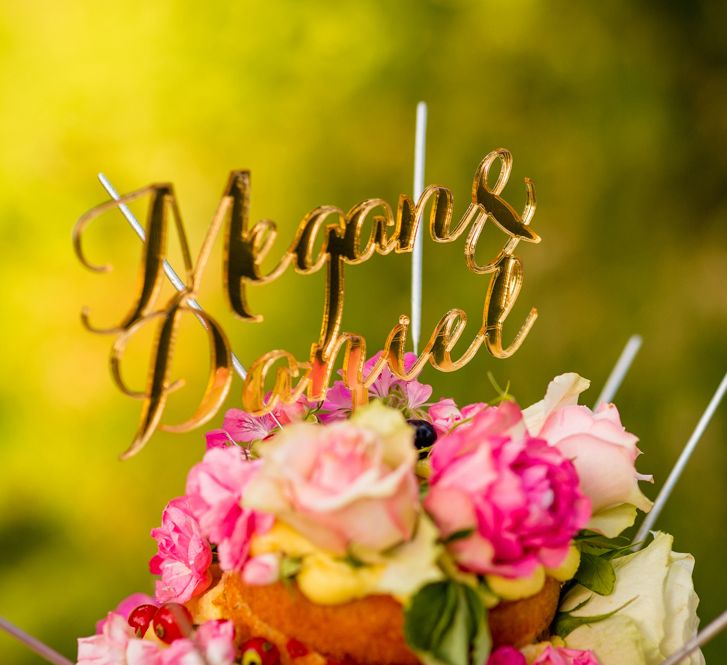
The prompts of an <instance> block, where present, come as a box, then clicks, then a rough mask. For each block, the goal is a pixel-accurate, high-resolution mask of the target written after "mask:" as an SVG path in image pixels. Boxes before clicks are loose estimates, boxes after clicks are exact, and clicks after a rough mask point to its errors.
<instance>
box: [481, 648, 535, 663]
mask: <svg viewBox="0 0 727 665" xmlns="http://www.w3.org/2000/svg"><path fill="white" fill-rule="evenodd" d="M487 665H527V661H526V660H525V656H523V654H522V653H521V652H520V650H519V649H516V648H515V647H509V646H508V647H499V648H497V649H495V650H494V651H493V652H492V653H491V654H490V657H489V658H488V659H487Z"/></svg>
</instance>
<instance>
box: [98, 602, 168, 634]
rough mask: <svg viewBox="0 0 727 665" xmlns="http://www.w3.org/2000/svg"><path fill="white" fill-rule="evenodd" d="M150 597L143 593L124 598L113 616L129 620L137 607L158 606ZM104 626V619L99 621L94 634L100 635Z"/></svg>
mask: <svg viewBox="0 0 727 665" xmlns="http://www.w3.org/2000/svg"><path fill="white" fill-rule="evenodd" d="M158 604H159V603H157V602H156V601H155V600H154V599H153V598H152V597H151V596H147V595H146V594H145V593H132V594H131V595H130V596H128V597H126V598H124V600H122V601H121V602H120V603H119V604H118V605H117V606H116V609H115V610H114V614H120V615H121V616H122V617H124V619H128V618H129V614H131V612H132V610H135V609H136V608H137V607H139V605H158ZM105 624H106V618H104V619H101V621H99V622H98V623H97V624H96V634H97V635H100V634H101V633H102V632H103V627H104V625H105Z"/></svg>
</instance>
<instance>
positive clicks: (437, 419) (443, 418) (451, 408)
mask: <svg viewBox="0 0 727 665" xmlns="http://www.w3.org/2000/svg"><path fill="white" fill-rule="evenodd" d="M429 420H430V421H431V423H432V425H434V429H435V430H436V431H437V436H444V435H445V434H447V433H448V432H449V430H451V429H452V427H453V426H454V425H455V424H456V423H458V422H460V421H461V420H463V416H462V412H461V411H460V410H459V409H458V408H457V405H456V404H455V403H454V400H453V399H450V398H449V397H448V398H446V399H440V400H439V401H438V402H435V403H434V404H432V405H431V406H430V407H429Z"/></svg>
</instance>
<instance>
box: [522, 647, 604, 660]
mask: <svg viewBox="0 0 727 665" xmlns="http://www.w3.org/2000/svg"><path fill="white" fill-rule="evenodd" d="M533 665H598V659H597V658H596V656H595V654H594V653H593V651H581V650H580V649H564V648H562V647H552V646H548V647H546V648H545V651H543V653H541V654H540V655H539V656H538V657H537V658H536V659H535V660H534V661H533Z"/></svg>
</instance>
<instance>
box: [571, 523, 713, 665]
mask: <svg viewBox="0 0 727 665" xmlns="http://www.w3.org/2000/svg"><path fill="white" fill-rule="evenodd" d="M672 543H673V537H672V536H670V535H668V534H666V533H658V532H657V533H656V534H655V538H654V541H653V542H652V543H651V544H650V545H649V546H648V547H646V548H645V549H643V550H641V551H640V552H636V553H634V554H630V555H628V556H625V557H622V558H619V559H615V560H614V562H613V566H614V569H615V571H616V586H615V588H614V591H613V593H612V594H611V595H609V596H599V595H597V594H594V593H592V592H591V591H589V590H588V589H586V588H584V587H582V586H577V587H575V588H574V589H573V590H572V591H570V592H569V593H568V594H567V596H566V597H565V599H564V600H563V603H562V606H561V610H562V611H563V610H565V611H567V610H569V609H571V608H574V607H576V606H577V605H578V604H579V603H582V602H584V601H586V600H588V602H587V603H586V604H585V605H584V606H583V607H581V608H580V609H578V610H576V611H574V612H573V616H595V615H600V614H607V613H608V612H612V611H613V610H615V609H617V608H618V607H621V606H622V605H624V604H625V603H628V602H629V601H631V602H630V603H629V604H628V605H627V606H626V607H624V608H623V609H621V610H619V611H618V612H617V613H616V614H614V615H613V616H612V617H610V618H608V619H605V620H603V621H600V622H597V623H592V624H589V625H585V626H580V627H579V628H576V630H574V631H573V632H572V633H570V635H568V636H567V637H566V639H565V641H566V644H567V645H568V646H569V647H573V648H576V649H592V650H593V651H594V652H595V653H596V655H597V656H598V661H599V663H600V664H601V665H660V664H661V663H662V662H663V661H664V660H665V659H666V658H667V657H668V656H670V655H671V654H673V653H675V652H676V651H678V650H679V649H680V648H681V647H682V646H683V645H684V644H685V643H686V642H687V641H689V640H690V639H691V638H693V637H694V636H695V635H696V633H697V628H698V625H699V619H698V618H697V613H696V611H697V605H698V603H699V598H698V597H697V594H696V593H695V592H694V586H693V584H692V570H693V569H694V558H693V557H692V556H691V555H690V554H680V553H678V552H672V549H671V547H672ZM632 599H634V600H632ZM683 663H684V665H703V664H704V656H703V655H702V653H701V651H696V652H694V653H693V654H692V655H691V656H690V657H688V658H686V659H685V660H684V661H683Z"/></svg>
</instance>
